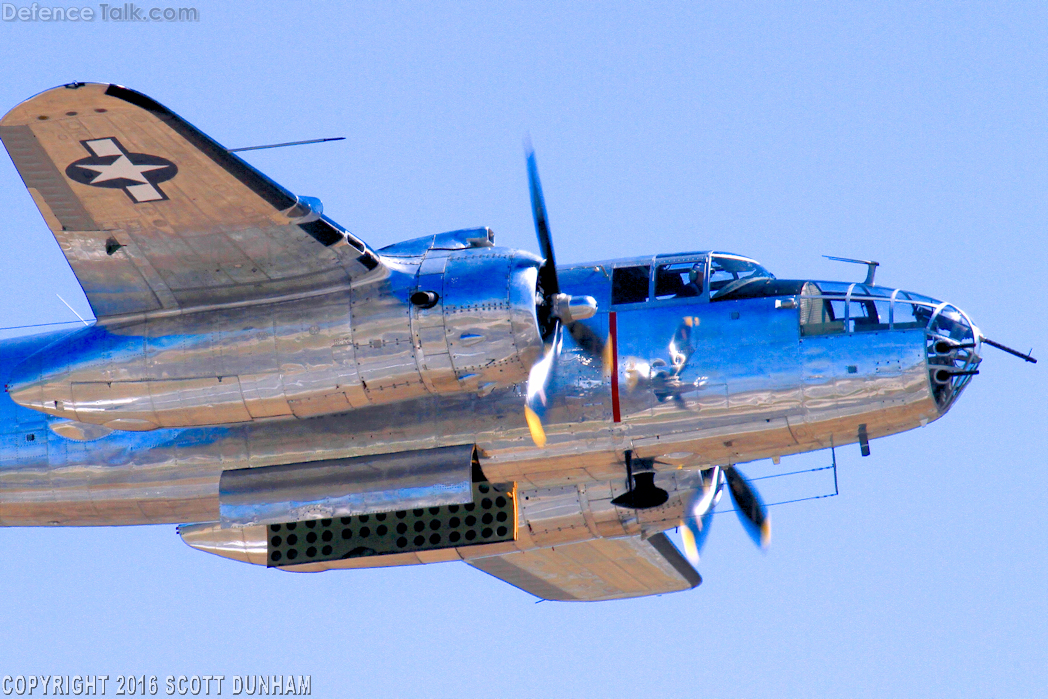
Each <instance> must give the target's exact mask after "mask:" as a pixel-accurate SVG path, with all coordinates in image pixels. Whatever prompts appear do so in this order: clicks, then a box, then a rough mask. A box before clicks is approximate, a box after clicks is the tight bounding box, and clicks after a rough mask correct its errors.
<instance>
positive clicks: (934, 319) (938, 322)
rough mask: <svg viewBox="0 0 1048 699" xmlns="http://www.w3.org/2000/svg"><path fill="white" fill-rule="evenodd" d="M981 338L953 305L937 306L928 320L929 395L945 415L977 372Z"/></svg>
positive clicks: (967, 318) (966, 316)
mask: <svg viewBox="0 0 1048 699" xmlns="http://www.w3.org/2000/svg"><path fill="white" fill-rule="evenodd" d="M981 344H982V335H981V333H980V332H979V329H978V328H977V327H976V326H975V324H974V323H972V321H971V318H969V317H968V315H967V314H966V313H965V312H964V311H962V310H961V309H959V308H957V307H956V306H952V305H950V304H948V303H944V304H941V305H939V306H938V307H937V308H936V309H935V310H934V312H933V313H932V315H931V317H930V318H929V320H928V326H927V330H926V346H927V355H928V374H929V379H930V380H931V386H932V395H933V396H934V397H935V402H936V404H937V405H938V406H939V410H940V412H943V413H945V412H946V411H947V410H949V409H950V406H952V405H953V403H954V401H956V400H957V398H958V397H959V396H960V395H961V392H962V391H964V388H965V387H966V386H967V385H968V384H969V383H970V382H971V380H972V377H973V376H976V375H977V374H978V373H979V363H980V362H981V361H982V357H981V355H980V351H981V349H982V348H981Z"/></svg>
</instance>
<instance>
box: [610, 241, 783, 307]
mask: <svg viewBox="0 0 1048 699" xmlns="http://www.w3.org/2000/svg"><path fill="white" fill-rule="evenodd" d="M653 262H654V268H655V273H654V274H652V266H653V265H652V264H650V263H649V264H625V265H616V266H615V267H614V268H613V270H612V277H611V302H612V304H615V305H620V304H629V303H644V302H646V301H649V300H655V301H668V300H672V299H693V300H695V299H698V300H717V299H718V298H721V297H728V296H731V295H733V294H736V293H737V292H738V291H739V290H741V289H743V288H745V287H747V286H750V285H751V284H752V283H754V282H766V281H769V280H774V279H775V276H774V275H773V274H772V273H771V272H769V271H768V270H766V269H765V268H764V267H762V266H761V265H760V263H758V262H757V261H756V260H752V259H750V258H747V257H742V256H741V255H734V254H731V253H722V252H713V253H690V254H689V253H685V254H678V255H667V256H659V257H656V258H655V259H654V260H653ZM797 291H799V288H798V289H796V290H794V291H792V292H785V293H797ZM761 295H766V294H761Z"/></svg>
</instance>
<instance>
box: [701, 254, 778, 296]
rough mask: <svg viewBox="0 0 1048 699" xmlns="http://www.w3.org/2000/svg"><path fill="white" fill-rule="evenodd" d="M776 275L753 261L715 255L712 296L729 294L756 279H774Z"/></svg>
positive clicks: (711, 265) (711, 271) (712, 272)
mask: <svg viewBox="0 0 1048 699" xmlns="http://www.w3.org/2000/svg"><path fill="white" fill-rule="evenodd" d="M774 278H775V277H774V275H773V274H772V273H771V272H769V271H768V270H766V269H764V268H763V267H761V266H760V265H759V264H757V263H756V262H754V261H753V260H747V259H744V258H740V257H727V256H724V255H714V256H713V260H712V262H711V263H710V295H711V298H716V297H717V296H719V295H721V294H729V293H731V292H732V291H735V290H736V289H738V288H740V287H742V286H744V285H745V284H747V283H749V282H751V281H753V280H756V279H774Z"/></svg>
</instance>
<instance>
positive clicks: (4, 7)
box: [0, 2, 200, 22]
mask: <svg viewBox="0 0 1048 699" xmlns="http://www.w3.org/2000/svg"><path fill="white" fill-rule="evenodd" d="M0 17H2V18H3V21H5V22H97V21H102V22H199V21H200V10H199V9H198V8H196V7H148V8H147V7H142V6H140V5H136V4H135V3H133V2H125V3H121V4H119V5H113V4H108V3H99V4H98V5H94V6H88V5H83V6H74V5H69V6H58V5H41V4H40V3H36V2H34V3H33V4H31V5H15V4H14V3H10V2H5V3H0Z"/></svg>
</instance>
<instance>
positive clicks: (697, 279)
mask: <svg viewBox="0 0 1048 699" xmlns="http://www.w3.org/2000/svg"><path fill="white" fill-rule="evenodd" d="M705 276H706V263H705V262H703V261H701V260H700V261H699V262H694V263H692V262H677V263H671V264H666V265H661V266H659V267H658V268H657V269H656V271H655V298H656V299H657V300H667V299H684V298H695V297H698V296H702V287H703V280H704V277H705Z"/></svg>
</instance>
